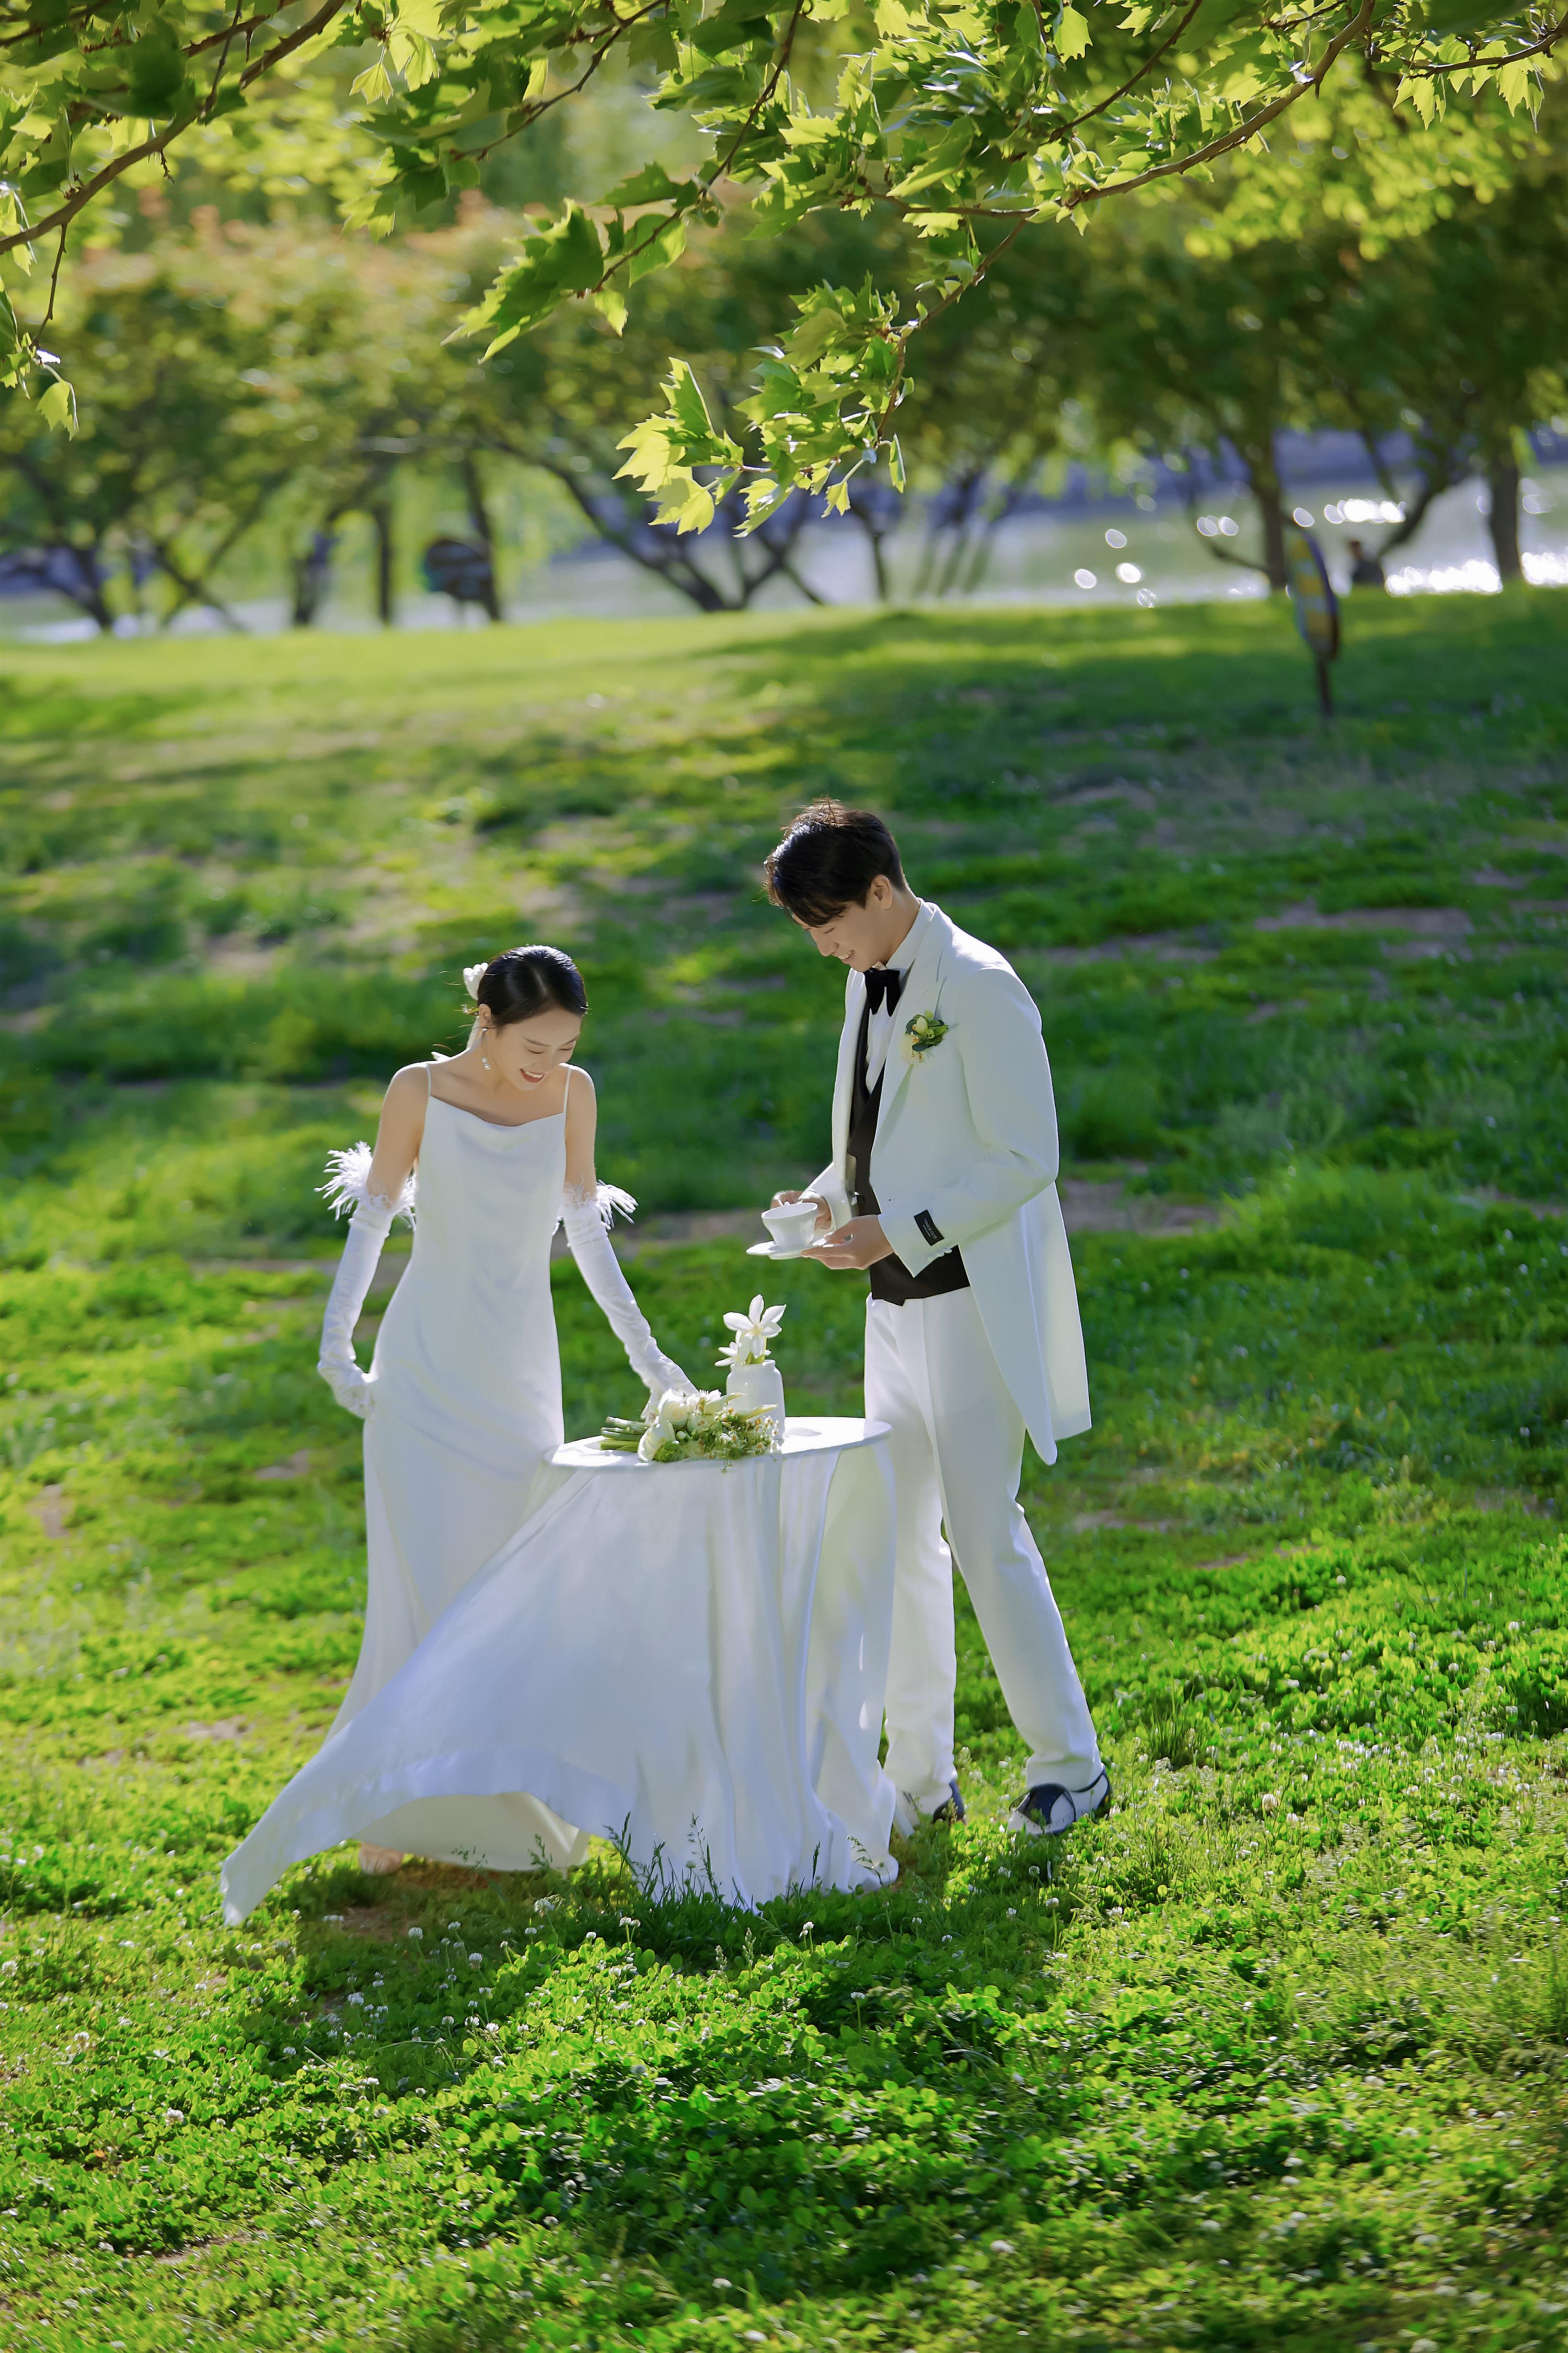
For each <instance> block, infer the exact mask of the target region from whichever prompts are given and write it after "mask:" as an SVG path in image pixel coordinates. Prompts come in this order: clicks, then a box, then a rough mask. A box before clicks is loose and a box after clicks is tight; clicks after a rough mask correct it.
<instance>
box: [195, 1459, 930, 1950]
mask: <svg viewBox="0 0 1568 2353" xmlns="http://www.w3.org/2000/svg"><path fill="white" fill-rule="evenodd" d="M537 1495H538V1500H537V1503H536V1507H535V1508H534V1510H532V1511H531V1513H530V1514H529V1517H528V1518H527V1519H526V1520H525V1521H524V1523H523V1525H521V1527H520V1528H519V1529H518V1531H517V1533H516V1535H513V1536H511V1537H510V1538H509V1539H508V1541H507V1542H506V1543H505V1544H504V1545H503V1546H501V1548H500V1551H499V1552H497V1553H496V1554H495V1555H494V1556H492V1558H491V1559H490V1560H489V1561H488V1562H487V1563H486V1564H485V1566H484V1567H483V1568H481V1569H480V1570H479V1573H478V1575H477V1576H476V1577H473V1578H472V1579H471V1580H470V1582H469V1583H468V1585H467V1586H466V1587H465V1588H464V1589H463V1591H462V1592H461V1593H460V1594H459V1595H458V1599H456V1600H455V1601H454V1602H453V1603H452V1605H451V1607H450V1608H449V1609H447V1611H446V1613H445V1615H444V1616H443V1617H442V1618H441V1619H440V1620H438V1621H437V1624H436V1625H435V1626H433V1627H432V1628H431V1630H430V1631H429V1633H428V1634H427V1636H426V1639H425V1641H423V1642H422V1643H421V1644H420V1646H419V1648H418V1650H417V1651H416V1652H415V1654H414V1656H413V1658H411V1659H410V1660H409V1661H408V1662H407V1663H406V1664H405V1666H404V1667H403V1668H402V1669H401V1670H400V1671H399V1672H398V1673H397V1674H396V1675H395V1676H394V1677H393V1678H392V1680H391V1682H389V1683H386V1684H385V1685H384V1688H383V1689H382V1690H381V1691H379V1692H378V1693H377V1694H375V1695H374V1698H373V1699H371V1700H370V1701H369V1702H368V1703H367V1704H366V1705H365V1707H364V1708H363V1710H362V1711H361V1712H360V1714H359V1715H355V1716H353V1717H352V1718H351V1719H350V1720H349V1721H348V1722H347V1723H346V1724H342V1725H339V1726H337V1727H336V1728H335V1729H334V1731H333V1732H332V1734H331V1736H330V1737H329V1739H328V1740H327V1742H326V1744H325V1746H323V1747H322V1748H321V1749H320V1750H319V1751H318V1753H317V1755H316V1756H315V1757H312V1758H311V1759H310V1762H309V1763H308V1764H306V1765H305V1766H304V1767H302V1768H301V1769H300V1772H299V1773H297V1774H296V1775H295V1777H294V1778H293V1780H292V1781H290V1783H289V1786H288V1788H286V1789H284V1790H283V1791H282V1792H281V1793H280V1794H279V1797H278V1798H277V1799H275V1800H274V1802H273V1804H272V1805H271V1806H269V1807H268V1810H267V1813H266V1814H265V1815H264V1816H263V1818H262V1820H261V1821H260V1822H258V1825H257V1827H256V1829H255V1830H254V1831H252V1832H251V1834H250V1836H249V1837H248V1838H247V1840H246V1841H244V1842H243V1844H242V1845H241V1846H240V1847H238V1848H237V1850H236V1852H234V1854H232V1855H231V1856H230V1857H229V1859H228V1862H227V1863H226V1866H225V1871H224V1895H225V1905H226V1911H227V1915H228V1917H229V1918H230V1919H231V1920H234V1919H240V1918H243V1917H244V1916H245V1915H246V1913H247V1911H249V1910H250V1908H251V1907H252V1905H255V1904H256V1903H258V1902H259V1900H260V1898H261V1896H262V1895H263V1894H265V1893H266V1890H267V1889H268V1887H269V1886H271V1885H272V1884H273V1883H274V1882H275V1881H276V1880H277V1878H278V1876H279V1873H281V1872H282V1871H283V1870H284V1869H285V1868H286V1867H287V1866H288V1864H289V1862H298V1861H299V1860H300V1859H301V1858H302V1857H303V1856H305V1855H308V1854H317V1853H321V1852H324V1851H325V1850H326V1849H327V1848H328V1847H330V1846H332V1845H334V1844H335V1843H336V1842H337V1841H340V1840H342V1839H344V1838H351V1837H352V1838H368V1839H370V1840H371V1841H373V1842H374V1843H375V1844H376V1845H384V1846H395V1847H398V1848H400V1849H402V1850H403V1851H405V1852H409V1853H414V1854H422V1855H425V1856H427V1857H429V1858H431V1859H433V1860H441V1861H448V1862H461V1863H467V1864H470V1865H473V1866H475V1867H481V1868H489V1869H491V1870H500V1871H526V1870H529V1869H531V1868H537V1867H538V1865H539V1864H540V1863H541V1862H551V1863H552V1864H553V1865H554V1866H555V1867H557V1868H563V1869H564V1868H570V1867H571V1865H572V1864H573V1863H574V1862H576V1861H578V1860H580V1859H581V1857H582V1855H583V1854H584V1852H586V1847H587V1841H588V1840H589V1838H591V1837H600V1838H608V1839H612V1840H614V1841H616V1843H617V1844H618V1845H619V1846H620V1847H621V1849H622V1852H624V1853H625V1854H626V1857H627V1860H628V1861H629V1862H630V1863H631V1864H632V1866H633V1868H634V1869H635V1870H636V1871H637V1873H638V1874H639V1876H640V1877H641V1878H642V1879H643V1882H644V1883H645V1885H646V1886H647V1888H648V1889H649V1891H650V1892H659V1891H671V1892H673V1891H674V1890H676V1889H678V1888H680V1887H684V1886H692V1885H696V1886H707V1887H711V1888H712V1889H713V1891H714V1892H715V1893H716V1894H719V1895H721V1896H722V1897H723V1898H724V1900H725V1901H726V1902H729V1903H732V1904H739V1905H755V1904H761V1903H765V1902H766V1901H768V1900H769V1899H770V1898H771V1897H773V1896H776V1895H782V1894H785V1893H787V1892H788V1891H789V1890H790V1889H791V1888H795V1887H810V1886H832V1887H846V1888H848V1887H864V1886H868V1885H875V1884H877V1883H879V1882H882V1881H885V1880H887V1879H889V1878H890V1877H892V1876H893V1875H894V1873H893V1866H892V1864H891V1863H890V1862H889V1859H888V1841H889V1832H890V1830H891V1825H892V1814H893V1801H894V1790H893V1786H892V1784H891V1782H890V1781H889V1779H888V1777H887V1775H886V1774H885V1773H884V1772H883V1770H882V1768H881V1766H880V1763H879V1755H878V1752H879V1744H880V1737H881V1728H882V1705H883V1699H884V1694H885V1691H886V1686H887V1677H888V1649H889V1637H890V1631H891V1624H892V1599H893V1535H894V1510H893V1473H892V1462H891V1459H890V1454H889V1444H888V1432H887V1428H886V1425H885V1424H883V1423H880V1422H869V1423H868V1422H864V1421H855V1420H847V1419H844V1420H839V1419H814V1418H811V1417H805V1418H802V1417H798V1416H792V1417H791V1418H790V1419H789V1421H788V1423H787V1425H786V1435H785V1440H784V1446H783V1448H782V1450H781V1451H780V1452H779V1453H777V1454H773V1455H761V1456H756V1457H753V1458H752V1459H751V1460H749V1461H743V1462H731V1463H719V1462H682V1463H645V1462H639V1461H637V1458H636V1457H635V1456H633V1455H625V1454H610V1453H605V1451H603V1450H602V1449H601V1448H600V1447H599V1446H598V1445H597V1444H595V1442H593V1441H592V1440H587V1441H584V1440H577V1441H576V1442H574V1444H571V1445H567V1446H563V1447H561V1448H559V1449H558V1450H557V1451H556V1453H555V1454H554V1456H553V1457H552V1461H551V1463H550V1465H549V1466H547V1467H546V1468H545V1469H544V1470H543V1472H542V1474H541V1483H540V1488H539V1490H538V1491H537Z"/></svg>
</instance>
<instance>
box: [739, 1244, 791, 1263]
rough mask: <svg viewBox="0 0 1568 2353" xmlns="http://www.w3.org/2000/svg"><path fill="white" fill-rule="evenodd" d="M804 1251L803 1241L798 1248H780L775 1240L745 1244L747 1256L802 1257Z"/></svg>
mask: <svg viewBox="0 0 1568 2353" xmlns="http://www.w3.org/2000/svg"><path fill="white" fill-rule="evenodd" d="M805 1252H806V1245H805V1242H802V1244H801V1246H800V1248H799V1250H781V1249H780V1248H779V1246H778V1244H777V1242H748V1243H747V1245H746V1256H747V1257H748V1258H775V1259H777V1258H804V1257H805Z"/></svg>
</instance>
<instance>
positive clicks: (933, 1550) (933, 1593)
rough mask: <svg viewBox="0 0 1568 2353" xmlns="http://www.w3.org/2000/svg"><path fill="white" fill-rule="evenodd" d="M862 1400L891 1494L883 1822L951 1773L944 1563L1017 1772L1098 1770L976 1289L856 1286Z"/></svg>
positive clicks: (904, 1814) (913, 1812)
mask: <svg viewBox="0 0 1568 2353" xmlns="http://www.w3.org/2000/svg"><path fill="white" fill-rule="evenodd" d="M866 1411H867V1414H868V1417H870V1418H873V1419H876V1420H879V1421H885V1422H887V1423H888V1424H889V1428H890V1430H891V1432H892V1439H891V1446H892V1457H893V1477H894V1483H895V1487H896V1491H897V1497H898V1514H899V1531H898V1556H897V1566H896V1568H895V1573H894V1586H893V1633H892V1650H891V1655H890V1658H889V1669H888V1703H887V1725H888V1761H887V1772H888V1778H889V1780H890V1781H891V1782H892V1784H893V1787H894V1788H895V1789H897V1790H898V1792H899V1800H898V1810H897V1812H896V1813H895V1816H894V1820H895V1821H896V1823H897V1824H898V1826H899V1828H900V1830H903V1831H909V1830H910V1829H911V1828H912V1827H913V1825H914V1822H915V1821H916V1820H918V1819H919V1817H921V1815H924V1814H930V1813H931V1812H933V1811H934V1810H935V1809H936V1808H937V1807H938V1806H940V1805H941V1804H942V1803H943V1801H944V1800H945V1799H946V1798H947V1796H948V1792H949V1786H950V1784H951V1782H952V1778H953V1771H954V1767H953V1754H952V1741H953V1725H952V1716H953V1685H954V1681H955V1677H956V1652H955V1645H954V1638H953V1610H952V1570H953V1566H954V1563H956V1565H957V1567H958V1570H959V1573H960V1574H961V1576H962V1577H963V1581H964V1584H965V1586H966V1587H967V1588H968V1591H969V1598H970V1599H971V1601H972V1602H973V1605H974V1614H975V1616H976V1617H977V1618H978V1620H980V1630H981V1632H982V1633H983V1634H984V1637H985V1644H986V1648H987V1649H988V1650H989V1651H990V1653H991V1658H992V1662H993V1664H994V1667H995V1669H996V1674H997V1678H998V1681H999V1682H1000V1683H1001V1686H1002V1694H1003V1697H1004V1698H1005V1701H1006V1703H1007V1706H1008V1710H1009V1712H1010V1714H1011V1715H1012V1718H1013V1722H1014V1724H1015V1725H1016V1726H1017V1729H1018V1731H1019V1733H1020V1735H1021V1736H1022V1737H1023V1738H1024V1740H1025V1741H1026V1743H1027V1745H1028V1747H1029V1752H1030V1754H1029V1761H1028V1766H1027V1769H1026V1781H1027V1784H1028V1786H1029V1787H1030V1788H1036V1787H1037V1786H1038V1785H1039V1784H1041V1783H1042V1782H1058V1783H1060V1784H1061V1786H1062V1787H1063V1788H1068V1789H1083V1788H1088V1787H1089V1783H1090V1782H1091V1781H1093V1780H1094V1778H1095V1777H1096V1775H1097V1774H1098V1773H1099V1772H1100V1746H1099V1743H1098V1742H1097V1740H1096V1738H1095V1734H1094V1725H1093V1723H1092V1722H1091V1720H1090V1717H1089V1705H1088V1702H1087V1701H1086V1700H1085V1698H1084V1695H1083V1687H1082V1685H1081V1684H1080V1683H1079V1679H1078V1672H1077V1670H1076V1668H1075V1667H1074V1665H1073V1662H1072V1654H1071V1652H1070V1651H1069V1650H1068V1640H1067V1632H1066V1630H1065V1628H1064V1627H1063V1625H1062V1620H1061V1612H1060V1610H1059V1609H1058V1608H1057V1603H1056V1597H1055V1595H1054V1594H1053V1593H1052V1591H1051V1587H1050V1580H1049V1578H1048V1577H1047V1575H1046V1567H1045V1563H1044V1561H1043V1560H1042V1559H1041V1558H1040V1553H1039V1547H1038V1546H1037V1544H1036V1542H1035V1540H1034V1537H1033V1536H1032V1535H1030V1533H1029V1525H1028V1522H1027V1521H1026V1519H1025V1517H1024V1514H1023V1512H1022V1511H1021V1510H1020V1508H1019V1504H1018V1481H1019V1477H1020V1474H1021V1472H1022V1469H1023V1460H1024V1418H1023V1415H1022V1414H1021V1413H1020V1412H1019V1409H1018V1408H1017V1406H1016V1404H1015V1403H1014V1401H1013V1398H1012V1396H1011V1395H1010V1393H1009V1391H1008V1388H1007V1386H1006V1383H1005V1381H1004V1379H1003V1377H1002V1373H1001V1369H1000V1367H999V1366H998V1365H997V1362H996V1358H995V1356H994V1354H993V1352H992V1348H991V1344H990V1342H989V1341H988V1340H987V1338H986V1336H985V1332H984V1325H983V1324H982V1323H981V1321H980V1313H979V1310H978V1308H977V1307H976V1305H975V1303H974V1293H973V1291H952V1292H948V1293H945V1294H944V1295H943V1296H942V1297H941V1298H938V1299H913V1300H910V1301H908V1302H906V1303H905V1304H904V1305H903V1306H901V1307H895V1306H891V1305H889V1303H888V1302H887V1301H885V1300H879V1299H871V1300H868V1302H867V1303H866ZM944 1530H945V1532H946V1539H947V1541H946V1542H945V1543H944V1542H943V1541H942V1537H943V1531H944ZM950 1547H951V1550H950Z"/></svg>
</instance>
